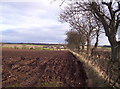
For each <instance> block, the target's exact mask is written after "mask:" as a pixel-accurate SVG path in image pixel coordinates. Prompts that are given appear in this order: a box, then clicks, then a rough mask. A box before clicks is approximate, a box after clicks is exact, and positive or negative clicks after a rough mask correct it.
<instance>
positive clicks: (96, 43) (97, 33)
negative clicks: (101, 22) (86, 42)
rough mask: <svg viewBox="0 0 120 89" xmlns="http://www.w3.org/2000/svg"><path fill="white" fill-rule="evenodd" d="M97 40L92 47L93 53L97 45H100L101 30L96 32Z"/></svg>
mask: <svg viewBox="0 0 120 89" xmlns="http://www.w3.org/2000/svg"><path fill="white" fill-rule="evenodd" d="M96 35H97V36H96V42H95V45H94V47H93V48H92V51H91V54H92V53H93V52H94V50H96V48H97V46H98V41H99V30H98V31H97V32H96Z"/></svg>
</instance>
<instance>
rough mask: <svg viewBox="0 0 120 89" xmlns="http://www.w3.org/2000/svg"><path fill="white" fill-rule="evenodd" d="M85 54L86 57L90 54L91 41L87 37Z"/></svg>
mask: <svg viewBox="0 0 120 89" xmlns="http://www.w3.org/2000/svg"><path fill="white" fill-rule="evenodd" d="M87 54H88V56H90V54H91V40H90V38H89V37H87Z"/></svg>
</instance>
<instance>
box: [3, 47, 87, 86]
mask: <svg viewBox="0 0 120 89" xmlns="http://www.w3.org/2000/svg"><path fill="white" fill-rule="evenodd" d="M2 65H3V66H2V68H3V70H2V86H3V87H87V84H86V79H87V76H86V73H85V70H84V67H83V64H82V63H81V62H80V61H78V60H77V58H76V57H75V56H74V55H72V53H70V52H69V51H46V50H45V51H40V50H23V49H8V48H7V49H6V48H4V49H2Z"/></svg>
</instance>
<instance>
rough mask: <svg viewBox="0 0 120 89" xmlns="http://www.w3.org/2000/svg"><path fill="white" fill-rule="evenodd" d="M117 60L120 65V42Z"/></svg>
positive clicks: (119, 43)
mask: <svg viewBox="0 0 120 89" xmlns="http://www.w3.org/2000/svg"><path fill="white" fill-rule="evenodd" d="M117 60H118V61H119V63H120V41H119V42H118V43H117Z"/></svg>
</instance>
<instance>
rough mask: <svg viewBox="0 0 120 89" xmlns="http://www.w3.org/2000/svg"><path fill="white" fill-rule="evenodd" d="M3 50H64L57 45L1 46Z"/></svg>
mask: <svg viewBox="0 0 120 89" xmlns="http://www.w3.org/2000/svg"><path fill="white" fill-rule="evenodd" d="M1 47H2V48H14V49H37V50H56V49H57V50H58V49H64V48H60V47H61V46H58V45H57V46H56V45H35V44H1Z"/></svg>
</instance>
